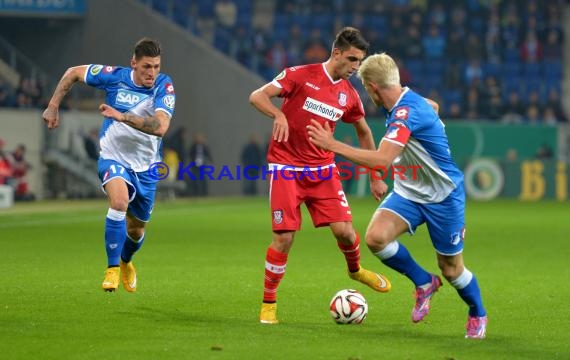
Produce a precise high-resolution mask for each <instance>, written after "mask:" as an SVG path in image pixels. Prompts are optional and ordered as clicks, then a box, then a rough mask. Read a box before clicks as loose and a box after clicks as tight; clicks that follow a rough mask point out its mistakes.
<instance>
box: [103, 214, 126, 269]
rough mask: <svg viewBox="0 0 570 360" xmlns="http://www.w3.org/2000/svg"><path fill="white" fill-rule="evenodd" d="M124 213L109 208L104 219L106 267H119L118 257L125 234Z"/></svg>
mask: <svg viewBox="0 0 570 360" xmlns="http://www.w3.org/2000/svg"><path fill="white" fill-rule="evenodd" d="M125 217H126V212H125V211H118V210H114V209H111V208H109V211H108V212H107V218H106V219H105V250H106V251H107V266H108V267H112V266H119V256H120V254H121V249H122V248H123V244H124V242H125V236H126V234H127V221H126V220H125Z"/></svg>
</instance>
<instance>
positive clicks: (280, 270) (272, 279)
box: [263, 247, 288, 303]
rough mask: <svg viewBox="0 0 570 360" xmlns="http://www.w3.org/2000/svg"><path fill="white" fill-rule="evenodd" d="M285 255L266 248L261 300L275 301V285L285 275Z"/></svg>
mask: <svg viewBox="0 0 570 360" xmlns="http://www.w3.org/2000/svg"><path fill="white" fill-rule="evenodd" d="M287 255H288V254H284V253H281V252H279V251H277V250H274V249H273V248H271V247H269V248H267V255H266V256H265V284H264V285H265V286H264V289H263V302H265V303H274V302H276V301H277V287H278V286H279V283H280V282H281V279H283V275H285V267H286V266H287Z"/></svg>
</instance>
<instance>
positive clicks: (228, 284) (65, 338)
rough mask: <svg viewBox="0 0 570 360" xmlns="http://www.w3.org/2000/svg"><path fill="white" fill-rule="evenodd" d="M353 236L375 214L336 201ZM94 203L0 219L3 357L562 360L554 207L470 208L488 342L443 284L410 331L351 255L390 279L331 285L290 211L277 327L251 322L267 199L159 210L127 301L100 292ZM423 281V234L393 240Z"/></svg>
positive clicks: (558, 224)
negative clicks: (360, 307) (353, 320)
mask: <svg viewBox="0 0 570 360" xmlns="http://www.w3.org/2000/svg"><path fill="white" fill-rule="evenodd" d="M350 200H351V206H352V209H353V214H354V223H355V226H356V227H357V229H358V230H359V231H360V233H361V234H364V232H365V229H366V225H367V223H368V220H369V219H370V216H371V214H372V212H373V211H374V209H375V207H376V203H375V202H374V201H373V200H371V199H355V198H353V199H350ZM106 207H107V206H106V204H105V202H103V201H85V202H45V203H35V204H17V206H15V207H14V208H12V209H9V210H1V211H0V254H1V256H0V259H1V260H0V270H1V274H2V285H1V288H0V358H2V359H220V360H221V359H327V360H328V359H342V360H347V359H353V360H355V359H360V360H366V359H458V360H459V359H533V360H536V359H569V358H570V345H569V343H570V335H569V334H570V305H569V301H570V286H569V285H568V283H569V282H568V279H569V278H570V270H569V266H568V264H569V255H570V251H569V250H570V242H569V236H568V228H569V227H568V224H569V220H568V216H569V212H568V205H567V204H566V203H556V202H540V203H520V202H517V201H494V202H486V203H474V202H470V203H468V207H467V237H466V241H465V253H464V254H465V260H466V264H467V266H468V267H469V268H470V269H471V270H472V271H473V272H474V273H475V274H476V275H477V277H478V279H479V284H480V286H481V289H482V293H483V296H484V302H485V305H486V307H487V311H488V313H489V327H488V333H487V339H485V340H483V341H476V340H475V341H473V340H466V339H464V338H463V335H464V325H465V322H466V311H467V309H466V306H465V305H464V303H463V302H462V301H461V300H460V299H459V297H458V296H457V293H456V292H455V290H454V289H453V288H452V287H451V286H450V285H449V284H447V283H445V285H444V287H442V288H441V291H440V292H438V293H437V295H436V296H435V297H434V299H433V302H432V310H431V313H430V315H429V316H428V317H427V319H426V320H425V321H424V322H423V323H420V324H412V323H411V321H410V311H411V308H412V305H413V296H412V292H413V287H412V284H411V282H409V281H408V280H407V279H406V278H404V277H403V276H401V275H399V274H397V273H395V272H393V271H392V270H390V269H388V268H386V267H385V266H384V265H383V264H381V263H380V262H379V261H378V260H377V259H375V258H374V257H373V256H372V255H371V254H370V253H369V252H368V250H367V249H366V248H365V247H363V252H362V264H363V266H365V267H367V268H370V269H373V270H377V271H380V272H383V273H385V274H387V275H388V276H389V277H390V278H391V280H392V285H393V287H392V291H391V292H390V293H388V294H379V293H374V292H373V291H372V290H370V289H368V288H366V287H365V286H363V285H361V284H359V283H356V282H353V281H352V280H350V279H349V278H348V277H347V276H346V274H345V264H344V260H343V258H342V255H341V254H340V253H339V251H338V249H337V247H336V244H335V241H334V240H333V238H332V235H331V234H330V231H329V230H328V229H326V228H325V229H314V228H313V227H312V225H311V222H310V218H309V217H308V216H307V213H306V211H305V212H304V224H303V230H302V231H301V232H300V233H298V234H297V236H296V239H295V246H294V247H293V250H292V252H291V254H290V257H289V263H288V266H287V273H286V275H285V278H284V280H283V282H282V283H281V286H280V289H279V293H278V300H279V311H278V315H279V319H280V322H281V323H280V324H278V325H275V326H268V325H262V324H259V323H258V311H259V306H260V301H261V296H262V291H263V269H264V268H263V266H264V255H265V250H266V247H267V245H268V243H269V241H270V239H271V232H270V222H269V221H270V218H269V210H268V204H267V200H266V199H237V198H232V199H221V198H218V199H206V200H192V201H190V200H179V201H173V202H159V203H158V204H157V206H156V208H155V212H154V214H153V219H152V221H151V223H150V225H149V227H148V231H147V240H146V243H145V246H144V247H143V248H142V250H141V252H140V253H138V254H137V255H136V256H135V258H134V261H135V265H136V266H137V269H138V277H139V289H138V291H137V292H136V293H134V294H130V293H127V292H125V291H124V290H122V289H121V288H120V289H119V291H118V292H117V293H104V292H103V291H102V290H101V289H100V285H101V281H102V276H103V271H104V268H105V264H106V262H105V255H104V246H103V240H102V233H103V221H104V216H105V213H106ZM400 240H401V241H403V242H404V244H406V246H408V248H409V249H410V251H411V252H412V254H413V255H414V256H415V258H416V260H417V261H418V262H419V263H420V264H422V265H423V266H424V267H425V268H427V269H428V270H429V271H434V272H435V271H437V266H436V261H435V255H434V251H433V250H432V247H431V244H430V242H429V239H428V237H427V232H426V230H425V228H424V227H422V228H421V229H420V230H419V231H418V233H417V234H416V235H414V236H412V237H410V236H403V237H402V238H401V239H400ZM343 288H355V289H358V290H360V291H361V292H362V293H363V294H364V296H365V297H366V298H367V300H368V303H369V314H368V318H367V319H366V321H365V322H364V324H362V325H347V326H342V325H336V324H334V323H333V321H332V320H331V318H330V316H329V312H328V304H329V300H330V298H331V297H332V295H333V294H334V293H335V292H336V291H337V290H340V289H343Z"/></svg>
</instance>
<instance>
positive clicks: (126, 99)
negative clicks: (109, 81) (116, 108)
mask: <svg viewBox="0 0 570 360" xmlns="http://www.w3.org/2000/svg"><path fill="white" fill-rule="evenodd" d="M147 97H148V96H147V95H144V94H139V93H136V92H133V91H129V90H124V89H121V90H119V92H118V93H117V100H116V102H117V104H119V105H128V106H133V105H135V104H138V103H140V102H141V101H142V100H144V99H146V98H147Z"/></svg>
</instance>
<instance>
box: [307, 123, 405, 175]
mask: <svg viewBox="0 0 570 360" xmlns="http://www.w3.org/2000/svg"><path fill="white" fill-rule="evenodd" d="M311 124H312V125H308V126H307V131H308V134H309V140H310V141H311V142H312V143H313V144H315V145H317V146H318V147H320V148H323V149H325V150H329V151H332V152H334V153H336V154H339V155H341V156H342V157H344V158H347V159H348V160H350V161H352V162H355V163H357V164H360V165H364V166H367V167H369V168H371V169H387V168H388V167H389V166H390V165H391V164H392V162H393V161H394V159H396V157H397V156H398V155H400V154H401V153H402V151H403V150H404V147H403V146H399V145H395V144H391V143H388V142H386V141H383V142H382V143H381V144H380V147H379V149H378V151H374V150H365V149H357V148H354V147H352V146H350V145H348V144H345V143H343V142H340V141H338V140H336V139H335V138H334V137H333V134H332V132H331V129H330V126H329V124H328V122H327V123H325V126H324V127H323V126H322V125H321V124H320V123H319V122H318V121H316V120H311Z"/></svg>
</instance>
